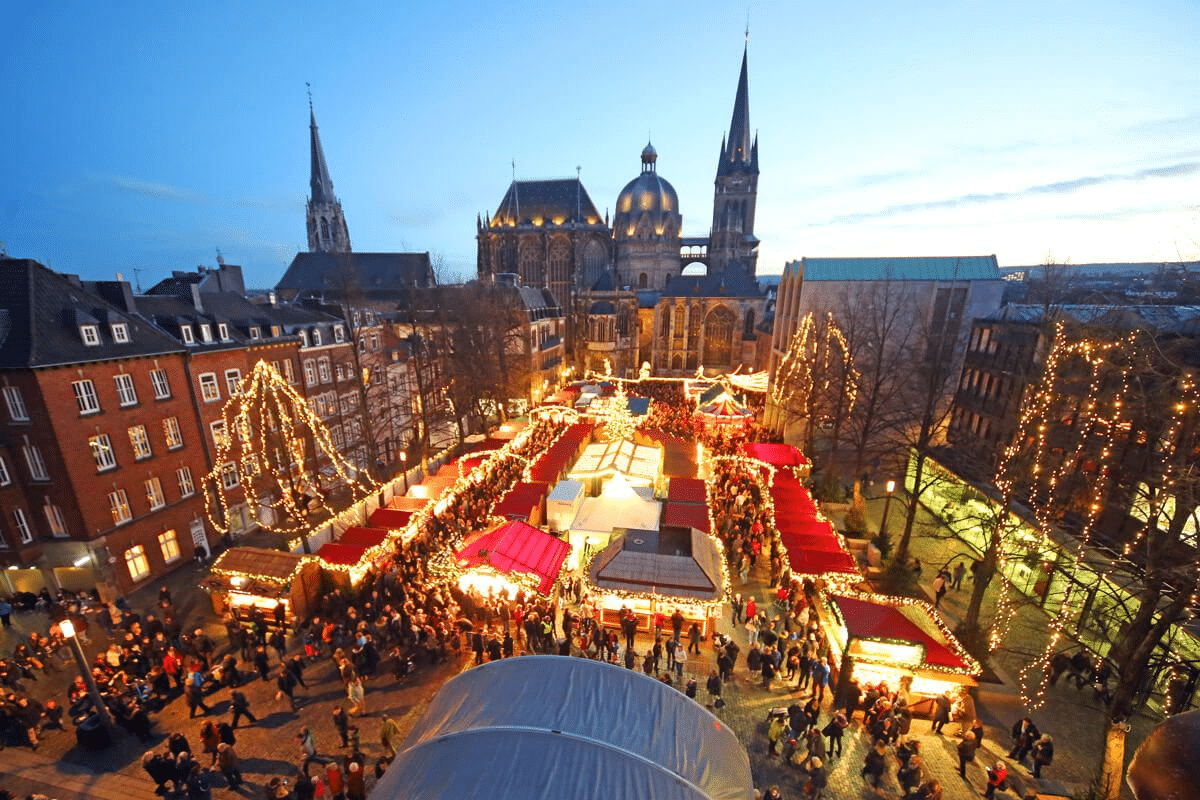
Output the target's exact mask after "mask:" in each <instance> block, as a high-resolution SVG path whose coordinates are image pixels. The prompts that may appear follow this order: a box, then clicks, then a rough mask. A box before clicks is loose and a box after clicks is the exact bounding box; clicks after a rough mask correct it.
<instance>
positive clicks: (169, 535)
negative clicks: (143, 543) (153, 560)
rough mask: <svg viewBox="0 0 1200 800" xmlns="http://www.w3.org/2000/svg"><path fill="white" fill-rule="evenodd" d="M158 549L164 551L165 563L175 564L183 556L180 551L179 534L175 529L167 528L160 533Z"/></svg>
mask: <svg viewBox="0 0 1200 800" xmlns="http://www.w3.org/2000/svg"><path fill="white" fill-rule="evenodd" d="M158 549H159V550H160V551H162V557H163V563H164V564H174V563H175V562H176V561H178V560H179V559H180V558H181V556H180V553H179V535H178V534H176V533H175V529H174V528H171V529H170V530H165V531H163V532H162V533H160V534H159V535H158Z"/></svg>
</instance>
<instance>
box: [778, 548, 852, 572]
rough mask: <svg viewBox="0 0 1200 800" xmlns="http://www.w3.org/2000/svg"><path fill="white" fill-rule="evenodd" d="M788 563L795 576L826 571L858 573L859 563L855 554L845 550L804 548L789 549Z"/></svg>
mask: <svg viewBox="0 0 1200 800" xmlns="http://www.w3.org/2000/svg"><path fill="white" fill-rule="evenodd" d="M788 563H789V564H790V565H791V567H792V574H793V575H794V576H797V577H799V576H801V575H822V574H824V573H826V572H837V573H842V574H844V575H858V574H859V572H858V564H856V563H855V561H854V556H852V555H850V554H849V553H847V552H845V551H841V550H839V551H836V552H834V551H831V550H804V549H801V548H795V549H789V550H788Z"/></svg>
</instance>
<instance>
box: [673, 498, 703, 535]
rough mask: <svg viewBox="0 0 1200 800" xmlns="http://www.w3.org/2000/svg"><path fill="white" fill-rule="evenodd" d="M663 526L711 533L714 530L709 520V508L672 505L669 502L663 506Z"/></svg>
mask: <svg viewBox="0 0 1200 800" xmlns="http://www.w3.org/2000/svg"><path fill="white" fill-rule="evenodd" d="M662 524H663V525H684V526H687V527H692V528H696V529H697V530H701V531H704V532H705V533H710V532H711V530H712V528H711V526H710V524H709V520H708V506H705V505H700V504H699V503H672V502H671V501H670V500H668V501H667V503H666V505H665V506H663V513H662Z"/></svg>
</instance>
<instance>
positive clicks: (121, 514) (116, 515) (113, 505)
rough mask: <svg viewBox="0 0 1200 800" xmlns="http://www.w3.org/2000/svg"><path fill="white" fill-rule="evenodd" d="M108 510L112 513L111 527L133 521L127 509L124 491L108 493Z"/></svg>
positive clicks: (118, 490) (126, 496) (117, 490)
mask: <svg viewBox="0 0 1200 800" xmlns="http://www.w3.org/2000/svg"><path fill="white" fill-rule="evenodd" d="M108 510H109V511H111V512H112V518H113V525H114V526H115V525H127V524H128V523H130V522H132V521H133V512H132V511H131V510H130V509H129V495H127V494H126V493H125V490H124V489H114V490H112V491H111V492H109V493H108Z"/></svg>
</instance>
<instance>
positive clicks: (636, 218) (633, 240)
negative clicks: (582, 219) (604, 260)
mask: <svg viewBox="0 0 1200 800" xmlns="http://www.w3.org/2000/svg"><path fill="white" fill-rule="evenodd" d="M657 162H658V153H657V152H656V151H655V150H654V147H653V146H652V145H650V144H649V143H647V144H646V147H645V149H644V150H642V174H641V175H639V176H638V177H637V178H635V179H633V180H632V181H630V182H629V183H628V184H626V186H625V188H624V189H622V190H621V193H620V194H619V195H618V196H617V213H616V214H615V215H614V216H613V240H614V242H615V245H616V247H615V250H616V270H617V280H618V283H620V284H624V285H629V286H633V287H635V288H638V289H663V288H665V287H666V285H667V281H669V280H670V279H671V278H673V277H675V276H676V275H678V274H679V270H680V260H679V229H680V228H681V227H682V226H683V216H682V215H681V214H680V213H679V196H678V195H677V194H676V193H675V188H674V187H673V186H671V184H670V183H668V182H667V180H666V179H665V178H663V177H661V176H660V175H659V174H658V167H657Z"/></svg>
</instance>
